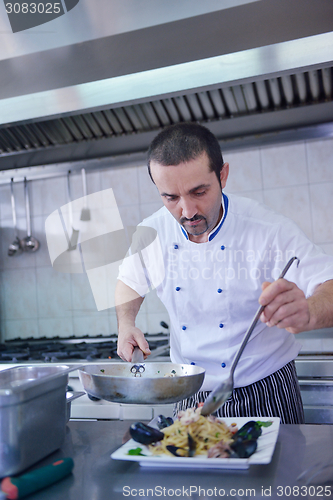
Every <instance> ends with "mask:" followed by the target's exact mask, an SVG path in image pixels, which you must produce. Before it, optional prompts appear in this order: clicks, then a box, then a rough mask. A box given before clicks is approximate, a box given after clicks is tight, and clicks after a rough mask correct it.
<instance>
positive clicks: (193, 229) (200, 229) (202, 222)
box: [180, 215, 208, 236]
mask: <svg viewBox="0 0 333 500" xmlns="http://www.w3.org/2000/svg"><path fill="white" fill-rule="evenodd" d="M196 221H197V222H198V224H196V225H192V224H189V223H190V222H196ZM180 223H181V225H182V226H183V228H184V229H185V230H186V231H187V232H188V233H189V234H191V235H193V236H200V234H204V233H205V232H206V231H207V229H208V222H207V219H206V217H203V216H200V215H195V216H194V217H193V218H192V219H186V218H185V217H182V218H181V219H180Z"/></svg>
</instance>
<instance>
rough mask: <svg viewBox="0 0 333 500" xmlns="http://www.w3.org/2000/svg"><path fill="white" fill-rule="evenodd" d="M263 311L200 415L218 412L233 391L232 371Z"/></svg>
mask: <svg viewBox="0 0 333 500" xmlns="http://www.w3.org/2000/svg"><path fill="white" fill-rule="evenodd" d="M294 260H297V261H298V262H297V266H298V264H299V259H298V258H297V257H292V258H291V259H290V260H289V262H288V263H287V265H286V267H285V268H284V269H283V271H282V273H281V274H280V276H279V277H278V279H280V278H283V277H284V275H285V274H286V272H287V271H288V269H289V267H290V266H291V264H292V263H293V262H294ZM264 309H265V306H260V307H259V309H258V311H257V312H256V315H255V317H254V318H253V321H252V323H251V325H250V327H249V329H248V330H247V332H246V334H245V337H244V340H243V342H242V344H241V346H240V348H239V350H238V352H237V354H236V356H235V359H234V360H233V363H232V365H231V368H230V374H229V377H228V378H227V379H226V380H224V381H223V382H222V383H221V384H219V385H218V386H217V387H216V389H214V390H213V391H212V392H211V393H210V394H209V396H208V398H207V399H206V401H205V403H204V405H203V407H202V408H201V415H203V416H206V415H210V414H211V413H214V411H216V410H218V409H219V408H220V406H222V405H223V403H225V401H226V400H227V399H229V398H230V396H231V394H232V391H233V389H234V371H235V368H236V366H237V364H238V361H239V358H240V357H241V355H242V354H243V351H244V349H245V346H246V344H247V342H248V340H249V338H250V336H251V333H252V332H253V330H254V327H255V326H256V324H257V321H258V319H259V318H260V315H261V313H262V312H263V310H264Z"/></svg>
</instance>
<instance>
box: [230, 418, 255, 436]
mask: <svg viewBox="0 0 333 500" xmlns="http://www.w3.org/2000/svg"><path fill="white" fill-rule="evenodd" d="M261 427H262V426H261V425H260V422H255V421H254V420H250V421H249V422H246V424H245V425H243V427H241V428H240V429H239V430H238V431H237V432H236V433H235V434H234V435H233V437H232V439H233V440H234V441H252V440H255V439H258V437H259V436H261V434H262V430H261Z"/></svg>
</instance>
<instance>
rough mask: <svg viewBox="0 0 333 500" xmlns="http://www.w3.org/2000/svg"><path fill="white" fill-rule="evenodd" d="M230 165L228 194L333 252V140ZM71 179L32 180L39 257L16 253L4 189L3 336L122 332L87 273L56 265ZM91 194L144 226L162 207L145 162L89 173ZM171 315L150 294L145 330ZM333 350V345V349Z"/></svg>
mask: <svg viewBox="0 0 333 500" xmlns="http://www.w3.org/2000/svg"><path fill="white" fill-rule="evenodd" d="M224 159H225V160H226V161H228V162H229V163H230V176H229V180H228V184H227V189H226V192H230V193H231V192H232V193H239V194H241V195H243V196H248V197H250V198H254V199H257V200H260V201H261V202H263V203H266V204H267V205H269V206H271V207H272V208H274V209H275V210H277V211H279V212H281V213H283V214H285V215H287V216H289V217H290V218H292V219H294V220H295V221H296V222H297V224H298V225H299V226H300V227H301V228H302V229H303V231H304V232H305V233H306V234H307V235H308V236H309V237H310V238H311V239H312V240H313V241H315V242H316V243H317V244H319V245H320V246H321V247H322V248H323V249H324V250H325V251H326V252H327V253H330V254H333V222H332V206H333V203H332V199H333V139H325V140H313V141H307V142H297V143H288V144H282V145H274V146H267V147H261V148H259V147H258V148H253V149H248V150H239V151H237V152H235V151H232V152H225V153H224ZM66 181H67V179H66V176H63V177H57V178H52V179H44V180H35V181H32V182H31V183H29V189H30V195H31V215H32V234H33V236H35V237H36V238H37V239H38V240H39V241H40V243H41V246H40V249H39V250H38V251H37V252H36V253H33V254H23V255H20V256H18V257H8V255H7V250H8V246H9V244H10V242H11V241H12V240H13V239H14V231H13V223H12V215H11V204H10V187H9V185H8V184H7V185H1V186H0V217H1V249H0V250H1V251H0V259H1V260H0V277H1V301H0V305H1V334H2V340H5V339H6V340H7V339H12V338H16V337H21V338H26V337H43V336H47V337H53V336H59V337H67V336H71V335H75V336H84V335H87V334H89V335H98V334H103V335H108V334H112V333H115V332H116V331H117V327H116V316H115V311H114V310H113V309H110V310H106V311H100V312H98V311H97V310H96V306H95V303H94V299H93V296H92V292H91V289H90V286H89V283H88V280H87V277H86V275H84V274H72V275H70V274H63V273H58V272H56V271H54V270H53V268H52V266H51V263H50V258H49V255H48V250H47V245H46V238H45V231H44V224H45V219H46V218H47V216H48V215H50V214H51V213H52V212H53V211H54V210H56V209H58V208H59V207H61V206H62V205H64V204H66V203H67V194H66V192H67V191H66ZM87 185H88V192H89V193H93V192H96V191H99V190H101V189H107V188H110V187H111V188H113V190H114V194H115V198H116V201H117V204H118V207H119V210H120V214H121V217H122V221H123V224H124V225H136V224H137V223H139V222H140V220H141V219H142V218H144V217H147V216H148V215H150V214H151V213H152V212H154V211H155V210H156V209H158V208H160V207H161V206H162V203H161V200H160V197H159V195H158V192H157V190H156V187H155V186H154V185H153V184H152V182H151V180H150V178H149V176H148V174H147V169H146V167H145V166H143V165H138V166H137V167H133V168H119V169H116V168H110V169H109V170H103V171H94V172H91V173H89V172H88V173H87ZM14 189H15V196H16V208H17V216H18V227H19V233H20V236H21V237H23V236H24V235H25V232H26V219H25V209H24V196H23V184H22V183H17V184H15V186H14ZM81 196H82V184H81V176H80V174H72V197H73V198H78V197H81ZM161 320H164V321H166V322H168V315H167V313H166V311H165V309H164V307H163V305H162V304H161V303H160V302H159V300H158V299H157V298H156V296H155V295H154V294H153V293H151V294H149V295H148V296H147V298H146V300H145V302H144V304H143V306H142V309H141V311H140V313H139V316H138V323H137V324H138V326H139V327H140V328H141V329H142V330H143V331H145V332H146V331H149V332H157V331H161V327H160V321H161ZM331 350H333V346H332V348H331Z"/></svg>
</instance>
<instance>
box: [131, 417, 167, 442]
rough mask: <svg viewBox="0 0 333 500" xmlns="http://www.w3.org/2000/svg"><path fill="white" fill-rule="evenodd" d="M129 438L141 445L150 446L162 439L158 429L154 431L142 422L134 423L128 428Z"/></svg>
mask: <svg viewBox="0 0 333 500" xmlns="http://www.w3.org/2000/svg"><path fill="white" fill-rule="evenodd" d="M129 432H130V435H131V437H132V438H133V439H134V441H136V442H137V443H141V444H152V443H157V442H158V441H161V440H162V439H163V438H164V434H163V432H160V431H159V430H158V429H154V428H153V427H150V426H149V425H146V424H144V423H143V422H136V423H135V424H132V425H131V426H130V428H129Z"/></svg>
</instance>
